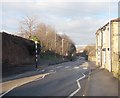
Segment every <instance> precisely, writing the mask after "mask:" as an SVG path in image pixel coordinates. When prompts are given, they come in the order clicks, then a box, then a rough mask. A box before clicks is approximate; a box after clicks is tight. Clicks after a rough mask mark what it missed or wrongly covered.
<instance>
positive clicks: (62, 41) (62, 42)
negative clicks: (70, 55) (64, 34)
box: [62, 38, 64, 60]
mask: <svg viewBox="0 0 120 98" xmlns="http://www.w3.org/2000/svg"><path fill="white" fill-rule="evenodd" d="M63 42H64V39H63V38H62V55H64V54H63V47H64V43H63ZM63 60H64V58H63Z"/></svg>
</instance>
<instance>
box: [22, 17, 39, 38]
mask: <svg viewBox="0 0 120 98" xmlns="http://www.w3.org/2000/svg"><path fill="white" fill-rule="evenodd" d="M37 25H38V22H37V18H36V17H30V16H26V17H25V18H24V19H23V20H22V21H21V22H20V31H21V33H23V36H24V37H25V38H30V37H31V35H32V34H33V33H34V31H35V30H36V27H37Z"/></svg>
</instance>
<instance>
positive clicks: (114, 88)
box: [84, 62, 119, 96]
mask: <svg viewBox="0 0 120 98" xmlns="http://www.w3.org/2000/svg"><path fill="white" fill-rule="evenodd" d="M89 68H90V69H91V72H90V75H89V77H88V83H87V90H86V91H85V93H84V95H85V96H118V82H119V81H118V79H116V78H115V77H113V75H112V73H111V72H108V70H106V69H103V68H100V67H96V65H95V64H94V63H92V62H89ZM94 69H95V70H94Z"/></svg>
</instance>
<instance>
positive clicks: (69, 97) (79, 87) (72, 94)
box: [67, 73, 86, 98]
mask: <svg viewBox="0 0 120 98" xmlns="http://www.w3.org/2000/svg"><path fill="white" fill-rule="evenodd" d="M82 74H83V73H82ZM85 77H86V75H85V74H83V76H82V77H80V78H79V79H77V80H76V81H77V85H78V89H76V90H75V91H74V92H73V93H71V94H70V95H69V96H68V97H67V98H71V97H72V96H74V95H75V94H76V93H77V92H78V91H79V90H80V89H81V86H80V82H79V81H80V80H82V79H83V78H85Z"/></svg>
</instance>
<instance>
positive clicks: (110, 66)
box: [96, 18, 120, 75]
mask: <svg viewBox="0 0 120 98" xmlns="http://www.w3.org/2000/svg"><path fill="white" fill-rule="evenodd" d="M96 65H97V66H100V67H102V68H105V69H107V70H109V71H110V72H113V73H114V74H116V75H117V74H118V71H119V66H120V18H117V19H113V20H110V21H109V22H108V23H107V24H105V25H104V26H102V27H101V28H99V29H98V30H97V32H96Z"/></svg>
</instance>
